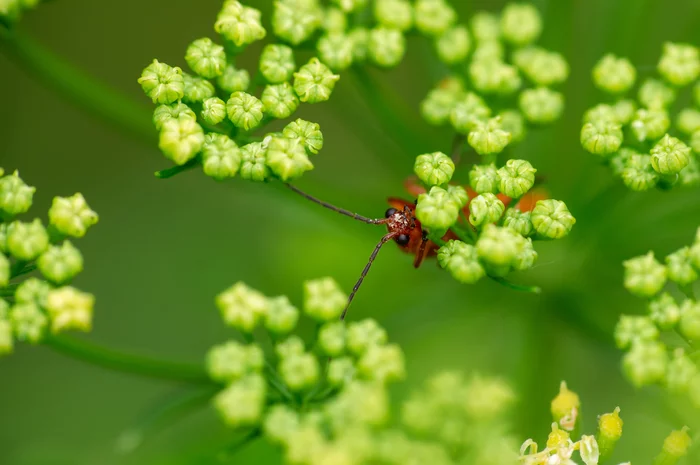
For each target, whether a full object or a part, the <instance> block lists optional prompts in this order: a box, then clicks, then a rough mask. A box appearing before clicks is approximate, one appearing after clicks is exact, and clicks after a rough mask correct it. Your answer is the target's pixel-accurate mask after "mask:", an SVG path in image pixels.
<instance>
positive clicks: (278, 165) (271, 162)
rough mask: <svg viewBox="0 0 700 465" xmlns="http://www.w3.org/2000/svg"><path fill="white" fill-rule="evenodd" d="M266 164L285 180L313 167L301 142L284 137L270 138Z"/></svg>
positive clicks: (296, 176)
mask: <svg viewBox="0 0 700 465" xmlns="http://www.w3.org/2000/svg"><path fill="white" fill-rule="evenodd" d="M267 166H268V167H269V168H270V171H272V172H273V173H274V174H275V175H276V176H277V177H279V178H280V179H281V180H282V181H285V182H286V181H288V180H290V179H295V178H298V177H299V176H301V175H302V174H304V173H305V172H307V171H309V170H312V169H313V168H314V165H313V164H312V163H311V161H309V157H308V156H307V155H306V150H305V149H304V146H303V145H302V144H301V142H299V140H298V139H287V138H285V137H272V138H270V140H269V142H268V146H267Z"/></svg>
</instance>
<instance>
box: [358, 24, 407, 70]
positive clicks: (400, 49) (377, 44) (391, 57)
mask: <svg viewBox="0 0 700 465" xmlns="http://www.w3.org/2000/svg"><path fill="white" fill-rule="evenodd" d="M367 47H368V48H367V51H368V56H369V59H370V60H371V61H372V62H373V63H375V64H377V65H379V66H383V67H386V68H390V67H393V66H396V65H398V64H399V63H400V62H401V60H402V59H403V56H404V53H406V39H405V38H404V36H403V33H402V32H401V31H399V30H398V29H388V28H385V27H378V28H375V29H372V30H371V31H370V32H369V42H368V44H367Z"/></svg>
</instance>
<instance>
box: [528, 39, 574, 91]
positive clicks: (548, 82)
mask: <svg viewBox="0 0 700 465" xmlns="http://www.w3.org/2000/svg"><path fill="white" fill-rule="evenodd" d="M527 58H528V59H527V60H523V61H524V63H521V64H519V65H518V66H519V67H520V69H522V71H523V73H524V74H525V76H526V77H527V78H528V79H529V80H530V81H532V82H533V83H534V84H536V85H539V86H553V85H556V84H561V83H562V82H564V81H566V78H568V77H569V64H568V63H567V62H566V59H565V58H564V56H563V55H561V54H560V53H556V52H550V51H549V50H545V49H543V48H540V47H533V50H532V51H531V52H530V53H528V55H527Z"/></svg>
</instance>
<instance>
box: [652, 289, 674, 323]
mask: <svg viewBox="0 0 700 465" xmlns="http://www.w3.org/2000/svg"><path fill="white" fill-rule="evenodd" d="M649 317H650V318H651V321H653V322H654V323H655V324H656V325H657V326H658V327H659V328H661V329H662V330H664V331H668V330H670V329H673V327H674V326H676V323H678V321H679V320H680V318H681V309H680V308H679V307H678V304H677V303H676V301H675V299H674V298H673V297H671V295H670V294H669V293H668V292H664V293H663V294H661V295H659V296H658V297H656V298H654V299H653V300H652V301H651V302H649Z"/></svg>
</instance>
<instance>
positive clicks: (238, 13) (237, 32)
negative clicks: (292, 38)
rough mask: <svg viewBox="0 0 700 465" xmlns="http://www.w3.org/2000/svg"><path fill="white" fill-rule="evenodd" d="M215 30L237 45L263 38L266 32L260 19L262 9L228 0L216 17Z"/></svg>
mask: <svg viewBox="0 0 700 465" xmlns="http://www.w3.org/2000/svg"><path fill="white" fill-rule="evenodd" d="M214 30H215V31H216V32H218V33H219V34H221V35H222V36H224V37H225V38H226V39H228V40H230V41H231V42H233V43H234V44H236V46H237V47H241V46H243V45H248V44H251V43H253V42H255V41H256V40H261V39H263V38H264V37H265V34H266V32H265V28H264V27H263V26H262V22H261V21H260V11H259V10H256V9H255V8H250V7H247V6H243V5H241V3H240V2H238V1H236V0H226V2H225V3H224V6H223V7H222V8H221V11H219V15H218V16H217V17H216V22H215V23H214Z"/></svg>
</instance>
